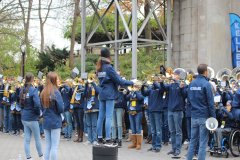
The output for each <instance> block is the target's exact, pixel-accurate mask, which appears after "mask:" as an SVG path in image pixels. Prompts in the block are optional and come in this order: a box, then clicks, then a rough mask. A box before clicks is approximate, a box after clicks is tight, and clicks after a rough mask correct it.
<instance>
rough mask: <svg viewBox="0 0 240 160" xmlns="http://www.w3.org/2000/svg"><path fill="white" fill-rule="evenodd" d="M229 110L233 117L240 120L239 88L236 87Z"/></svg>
mask: <svg viewBox="0 0 240 160" xmlns="http://www.w3.org/2000/svg"><path fill="white" fill-rule="evenodd" d="M231 112H232V114H233V117H234V119H236V120H238V121H240V88H238V90H237V91H236V93H235V94H234V96H233V100H232V104H231Z"/></svg>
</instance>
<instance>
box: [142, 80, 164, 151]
mask: <svg viewBox="0 0 240 160" xmlns="http://www.w3.org/2000/svg"><path fill="white" fill-rule="evenodd" d="M157 81H158V77H157V76H155V77H154V82H153V86H152V87H151V88H150V87H148V89H144V87H145V86H144V85H143V87H142V89H141V90H142V94H143V95H144V96H148V98H149V103H148V110H149V119H150V124H151V133H152V147H151V148H150V149H149V150H148V151H154V152H160V150H161V147H162V118H163V93H164V92H163V90H160V89H159V88H160V86H159V83H157Z"/></svg>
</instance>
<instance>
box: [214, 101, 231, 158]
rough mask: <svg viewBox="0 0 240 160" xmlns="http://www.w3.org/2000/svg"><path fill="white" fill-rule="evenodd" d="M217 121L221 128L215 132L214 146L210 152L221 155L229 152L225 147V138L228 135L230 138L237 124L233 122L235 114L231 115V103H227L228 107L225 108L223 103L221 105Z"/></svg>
mask: <svg viewBox="0 0 240 160" xmlns="http://www.w3.org/2000/svg"><path fill="white" fill-rule="evenodd" d="M217 119H218V124H219V125H220V127H218V128H217V129H216V130H215V132H214V140H213V141H214V142H215V143H214V144H213V145H214V146H212V147H211V150H210V152H212V153H213V152H214V153H216V152H217V153H218V154H221V153H223V152H226V151H227V148H224V147H226V146H225V142H224V139H223V137H224V136H225V135H226V136H228V135H229V134H230V133H231V131H232V128H233V127H234V125H235V123H234V121H233V114H232V113H231V101H230V100H229V101H227V102H226V106H225V107H224V106H223V105H222V103H219V106H218V110H217Z"/></svg>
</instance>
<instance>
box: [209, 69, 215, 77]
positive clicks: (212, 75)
mask: <svg viewBox="0 0 240 160" xmlns="http://www.w3.org/2000/svg"><path fill="white" fill-rule="evenodd" d="M207 69H208V77H207V78H209V79H213V78H214V77H215V71H214V69H213V68H211V67H207Z"/></svg>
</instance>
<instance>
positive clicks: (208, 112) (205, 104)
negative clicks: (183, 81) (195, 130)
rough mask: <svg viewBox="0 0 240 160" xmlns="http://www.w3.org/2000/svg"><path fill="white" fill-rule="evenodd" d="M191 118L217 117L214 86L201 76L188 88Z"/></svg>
mask: <svg viewBox="0 0 240 160" xmlns="http://www.w3.org/2000/svg"><path fill="white" fill-rule="evenodd" d="M188 100H189V102H190V103H191V107H192V108H191V116H192V117H194V118H209V117H216V114H215V107H214V97H213V92H212V86H211V84H210V83H209V82H208V80H207V79H206V77H204V76H202V75H199V76H197V78H196V79H195V80H193V81H192V82H191V83H190V85H189V88H188Z"/></svg>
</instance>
